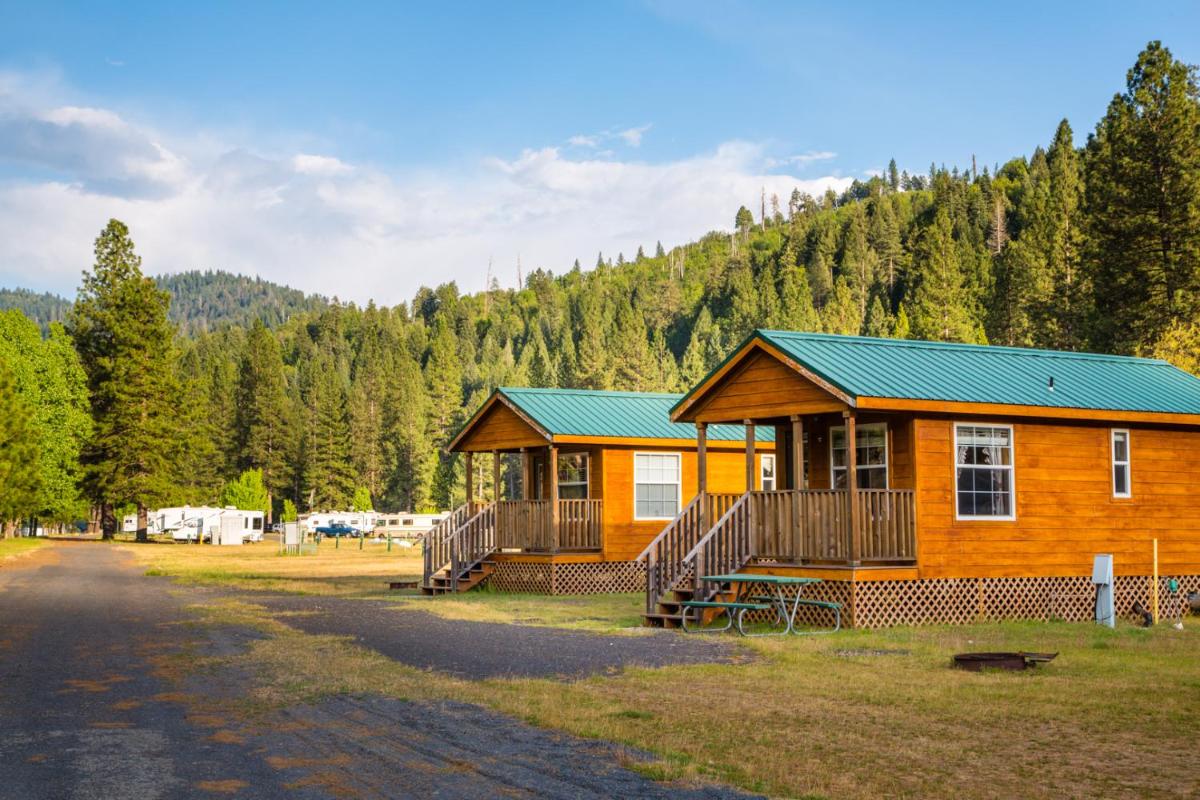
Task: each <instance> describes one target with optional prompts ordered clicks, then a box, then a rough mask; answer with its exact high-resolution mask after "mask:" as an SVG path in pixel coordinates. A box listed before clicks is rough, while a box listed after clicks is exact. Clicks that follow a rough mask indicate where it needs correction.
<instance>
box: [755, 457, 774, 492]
mask: <svg viewBox="0 0 1200 800" xmlns="http://www.w3.org/2000/svg"><path fill="white" fill-rule="evenodd" d="M768 458H769V459H771V488H770V489H767V488H765V487H766V483H767V459H768ZM778 465H779V461H778V459H776V458H775V454H774V453H761V454H759V456H758V488H759V489H760V490H761V491H764V492H766V491H772V492H773V491H775V490H776V489H778V488H779V472H778V471H777V469H776V467H778Z"/></svg>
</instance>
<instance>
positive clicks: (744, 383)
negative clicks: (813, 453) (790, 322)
mask: <svg viewBox="0 0 1200 800" xmlns="http://www.w3.org/2000/svg"><path fill="white" fill-rule="evenodd" d="M691 405H692V407H691V409H690V410H689V412H688V413H687V418H688V419H690V420H694V421H696V422H729V421H740V420H744V419H767V418H778V417H789V416H791V415H793V414H798V415H804V414H821V413H825V412H830V411H842V410H844V409H846V408H848V406H847V404H846V403H845V402H843V401H842V400H840V399H839V398H837V397H835V396H834V395H833V394H831V393H830V392H829V391H827V390H826V389H824V388H822V387H820V386H818V385H817V384H816V383H814V382H813V381H812V380H810V379H808V378H806V377H805V376H803V375H801V374H800V373H799V372H797V371H796V370H795V369H794V368H793V367H792V366H790V365H789V364H786V363H784V362H783V361H781V360H780V359H779V358H778V357H776V356H775V355H773V354H771V353H769V352H768V351H766V350H764V349H760V348H758V347H754V348H752V349H751V350H749V351H747V352H746V353H745V354H744V355H743V356H742V357H741V358H740V359H739V363H737V364H734V365H733V366H732V368H731V369H730V370H729V371H728V372H726V373H725V374H724V375H723V376H721V377H720V378H718V379H717V380H716V381H715V382H713V383H712V385H710V386H709V387H707V388H706V389H705V390H704V391H703V393H702V394H701V395H700V396H698V397H696V398H693V401H692V404H691Z"/></svg>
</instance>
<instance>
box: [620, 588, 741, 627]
mask: <svg viewBox="0 0 1200 800" xmlns="http://www.w3.org/2000/svg"><path fill="white" fill-rule="evenodd" d="M692 599H695V593H694V592H693V591H692V588H691V587H690V586H687V587H683V588H679V589H673V590H672V591H671V594H670V595H667V596H664V597H660V598H659V600H658V607H657V609H656V610H655V611H654V612H649V613H644V614H642V625H644V626H645V627H648V628H680V627H682V626H683V606H682V605H680V604H681V603H684V602H686V601H688V600H692ZM701 599H703V600H718V601H721V602H731V601H732V600H733V599H734V593H733V592H731V591H718V592H714V593H712V594H711V595H709V596H708V597H704V598H701ZM716 616H717V609H713V610H711V611H706V612H705V613H704V617H705V619H704V621H705V623H708V622H711V621H712V619H713V618H714V617H716Z"/></svg>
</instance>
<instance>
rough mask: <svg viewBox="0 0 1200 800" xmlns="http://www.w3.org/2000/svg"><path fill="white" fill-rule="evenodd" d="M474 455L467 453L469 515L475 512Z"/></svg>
mask: <svg viewBox="0 0 1200 800" xmlns="http://www.w3.org/2000/svg"><path fill="white" fill-rule="evenodd" d="M473 455H474V453H472V452H471V451H470V450H468V451H467V513H468V514H473V513H474V512H475V461H474V459H473V458H472V456H473Z"/></svg>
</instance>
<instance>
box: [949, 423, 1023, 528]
mask: <svg viewBox="0 0 1200 800" xmlns="http://www.w3.org/2000/svg"><path fill="white" fill-rule="evenodd" d="M950 424H951V426H952V427H953V428H954V447H953V448H952V449H951V451H950V485H951V487H952V489H951V496H952V497H953V498H954V519H955V521H956V522H1016V521H1017V434H1016V431H1015V430H1014V428H1013V426H1012V425H1011V424H1008V423H1003V422H951V423H950ZM968 426H970V427H972V428H1005V429H1006V430H1007V431H1008V449H1009V450H1010V451H1011V452H1012V458H1011V461H1012V463H1011V464H1009V465H1008V466H1007V467H1004V466H1003V465H1001V468H1002V469H1007V470H1008V475H1009V477H1008V497H1009V505H1010V507H1011V508H1012V513H1011V514H1009V515H1008V516H1004V517H1000V516H980V515H978V514H968V515H965V516H964V515H963V514H960V513H959V511H958V468H959V467H960V466H966V467H969V466H971V465H970V464H961V465H960V464H959V463H958V429H959V428H960V427H968Z"/></svg>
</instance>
